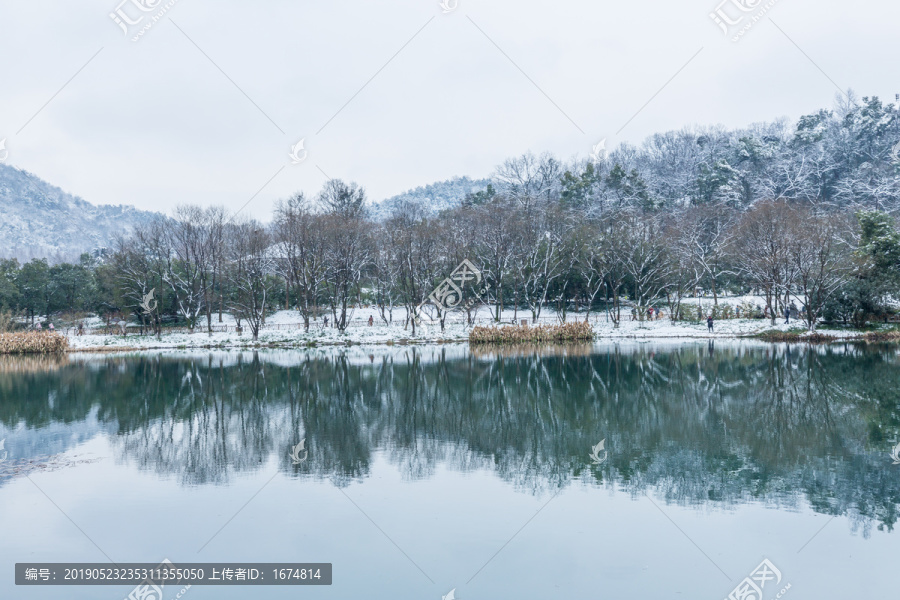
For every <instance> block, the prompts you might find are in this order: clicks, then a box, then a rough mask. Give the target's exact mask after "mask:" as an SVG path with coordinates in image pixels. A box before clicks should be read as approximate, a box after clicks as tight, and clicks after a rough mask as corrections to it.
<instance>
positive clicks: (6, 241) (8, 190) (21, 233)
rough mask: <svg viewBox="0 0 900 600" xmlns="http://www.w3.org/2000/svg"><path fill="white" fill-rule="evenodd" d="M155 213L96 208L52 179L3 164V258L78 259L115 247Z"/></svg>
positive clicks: (0, 220)
mask: <svg viewBox="0 0 900 600" xmlns="http://www.w3.org/2000/svg"><path fill="white" fill-rule="evenodd" d="M154 214H155V213H151V212H145V211H140V210H137V209H136V208H134V207H133V206H94V205H93V204H90V203H89V202H85V201H84V200H82V199H81V198H78V197H77V196H72V195H71V194H68V193H66V192H64V191H63V190H61V189H59V188H58V187H55V186H53V185H50V184H49V183H47V182H46V181H44V180H42V179H41V178H39V177H37V176H36V175H32V174H31V173H29V172H27V171H22V170H20V169H16V168H15V167H11V166H9V165H4V164H0V258H18V259H19V260H20V261H25V260H30V259H32V258H49V259H51V260H76V259H77V258H78V256H79V255H80V254H81V253H82V252H91V251H93V250H96V249H98V248H105V247H109V246H111V245H112V243H113V240H114V239H115V238H116V236H117V235H119V234H124V233H128V232H130V231H131V230H132V229H133V228H134V226H135V225H136V224H137V223H140V222H145V221H147V220H149V219H150V218H152V217H153V216H154Z"/></svg>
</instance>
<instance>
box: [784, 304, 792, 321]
mask: <svg viewBox="0 0 900 600" xmlns="http://www.w3.org/2000/svg"><path fill="white" fill-rule="evenodd" d="M790 321H791V307H790V306H785V307H784V324H785V325H787V324H788V323H790Z"/></svg>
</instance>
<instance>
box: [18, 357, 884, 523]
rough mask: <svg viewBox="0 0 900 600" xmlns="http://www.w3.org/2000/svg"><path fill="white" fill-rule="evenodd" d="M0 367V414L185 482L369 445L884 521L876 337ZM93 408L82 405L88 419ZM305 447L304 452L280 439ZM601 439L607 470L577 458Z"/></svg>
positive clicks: (320, 472)
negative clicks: (64, 433)
mask: <svg viewBox="0 0 900 600" xmlns="http://www.w3.org/2000/svg"><path fill="white" fill-rule="evenodd" d="M17 360H19V363H17V364H16V365H15V368H9V369H3V368H2V367H0V394H2V397H3V401H2V402H0V423H3V424H4V425H5V426H6V427H7V428H9V429H12V428H14V427H16V426H17V425H18V424H20V423H24V424H25V425H26V426H27V427H28V428H29V429H32V430H35V429H37V430H39V429H40V428H42V427H46V426H48V425H51V424H59V423H63V424H74V423H78V422H80V421H84V420H85V419H88V418H90V417H91V416H92V415H93V414H96V417H95V418H96V419H98V420H99V421H100V422H101V423H102V424H104V425H105V426H106V427H105V429H107V430H112V431H115V432H116V434H115V435H114V436H112V437H113V444H114V445H115V447H116V448H117V450H118V451H119V452H120V457H121V458H122V459H125V460H127V461H131V462H133V463H135V464H137V465H139V466H140V467H141V468H143V469H148V470H152V471H155V472H157V473H160V474H165V475H174V476H177V477H179V478H180V479H181V481H182V482H183V483H185V484H192V485H196V484H219V483H224V482H227V481H228V480H229V478H230V477H231V476H232V475H233V474H235V473H240V472H247V471H253V470H256V469H260V468H261V467H262V466H263V465H264V464H265V463H266V462H267V461H270V460H276V461H277V462H278V463H279V465H280V468H281V469H282V470H283V471H284V472H286V473H289V474H292V475H294V476H297V477H318V478H327V479H330V480H332V481H333V482H334V483H335V484H336V485H346V484H347V483H348V482H349V481H351V480H353V479H358V478H365V477H366V476H367V474H368V473H369V469H370V464H371V462H372V460H373V455H374V454H375V453H376V452H384V453H385V455H386V456H388V457H389V459H390V460H391V461H392V462H393V463H394V464H396V465H397V466H398V467H399V468H400V470H401V471H402V473H403V474H404V476H405V477H407V478H408V479H419V478H427V477H430V476H432V474H433V473H434V471H435V469H436V467H437V466H439V465H441V464H446V465H449V466H450V467H451V468H455V469H458V470H463V471H466V470H473V469H490V470H493V471H494V472H495V473H497V474H498V475H499V476H500V477H502V478H503V479H504V480H506V481H509V482H511V483H513V484H514V485H516V486H517V487H518V488H520V489H524V490H529V491H532V492H539V491H544V490H547V489H557V488H559V487H560V486H566V485H572V484H574V483H579V484H582V485H602V486H608V487H610V488H614V489H616V490H622V491H624V492H626V493H630V494H632V495H634V496H637V495H639V494H641V493H643V492H645V491H646V492H651V491H652V492H653V493H654V494H656V495H658V496H660V497H662V498H664V499H665V501H666V502H669V503H677V504H681V505H698V506H699V505H713V506H734V505H738V504H745V503H749V502H759V503H765V504H767V505H773V506H794V505H799V504H801V501H804V500H805V502H808V503H809V504H810V505H811V506H812V507H813V508H814V509H815V510H816V511H819V512H821V513H826V514H833V515H840V514H845V515H848V516H850V517H851V518H853V520H854V522H855V523H856V524H858V525H861V526H862V527H863V528H864V532H865V530H866V528H868V527H869V526H870V525H871V524H873V523H874V524H877V526H878V527H879V528H882V527H887V528H888V529H890V528H892V526H893V524H894V523H895V522H896V520H897V510H898V504H900V469H898V468H896V467H892V465H891V462H890V460H889V459H888V457H887V452H888V450H889V449H890V447H891V446H892V444H896V442H897V441H898V439H900V369H898V365H897V363H898V354H897V350H896V348H894V347H891V346H883V347H873V346H863V345H859V346H857V345H849V344H848V345H842V346H820V347H805V346H794V347H790V346H784V345H762V344H749V343H746V344H742V343H729V344H722V343H718V344H716V345H715V346H713V345H712V342H710V343H709V345H706V344H672V345H669V346H660V345H654V344H643V345H632V346H618V345H610V346H597V347H594V348H591V347H589V346H588V347H583V346H582V347H563V348H550V349H537V348H533V347H520V348H513V349H509V348H507V349H479V350H478V351H476V352H473V353H469V352H467V351H465V350H459V349H458V348H457V349H452V348H446V347H445V348H438V349H434V348H431V349H420V350H416V349H414V348H407V349H404V350H402V351H401V352H399V353H398V352H393V353H385V354H382V355H381V356H374V358H373V357H372V356H369V355H365V356H364V357H362V358H360V357H357V356H355V355H352V354H347V353H341V352H335V353H332V354H331V355H324V356H323V355H314V354H305V353H302V352H267V353H233V354H229V353H212V354H209V355H208V356H203V357H198V356H197V355H190V356H188V357H168V356H162V355H142V356H137V357H127V358H122V357H117V358H111V357H106V358H96V359H90V360H86V361H81V362H70V361H59V362H57V363H54V364H53V365H52V368H50V369H40V368H33V369H30V368H24V367H23V366H22V364H21V359H17ZM94 411H95V412H94ZM304 438H305V439H306V447H307V448H308V450H309V456H308V459H307V460H306V461H304V462H302V463H301V464H299V465H294V464H292V461H291V459H290V456H289V453H290V448H291V446H293V445H294V444H296V443H298V442H299V441H300V440H301V439H304ZM601 439H606V449H607V450H608V451H609V455H608V460H607V461H606V462H604V463H603V464H602V465H599V466H597V465H593V464H592V462H591V460H590V458H589V452H590V449H591V447H592V446H593V445H595V444H597V443H598V442H599V441H600V440H601Z"/></svg>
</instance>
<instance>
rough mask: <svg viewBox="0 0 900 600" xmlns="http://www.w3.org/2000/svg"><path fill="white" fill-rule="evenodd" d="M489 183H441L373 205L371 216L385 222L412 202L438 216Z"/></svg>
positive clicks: (458, 179) (460, 180) (464, 179)
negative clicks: (404, 204)
mask: <svg viewBox="0 0 900 600" xmlns="http://www.w3.org/2000/svg"><path fill="white" fill-rule="evenodd" d="M488 183H490V179H469V178H468V177H456V178H454V179H450V180H447V181H439V182H437V183H432V184H431V185H426V186H420V187H417V188H416V189H414V190H409V191H408V192H404V193H402V194H399V195H397V196H393V197H391V198H387V199H386V200H382V201H381V202H377V203H375V204H372V205H370V206H369V214H371V215H372V218H373V219H375V220H376V221H383V220H385V219H387V218H388V217H390V216H391V214H392V213H393V212H394V210H396V208H397V207H398V206H399V205H400V204H401V203H403V202H412V203H414V204H420V205H422V206H424V207H425V208H427V209H428V212H429V214H431V215H436V214H437V213H439V212H441V211H442V210H446V209H448V208H454V207H456V206H459V205H460V204H461V203H462V201H463V199H464V198H465V197H466V195H467V194H471V193H475V192H480V191H482V190H484V189H485V188H486V187H487V185H488Z"/></svg>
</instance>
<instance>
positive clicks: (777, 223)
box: [729, 201, 798, 325]
mask: <svg viewBox="0 0 900 600" xmlns="http://www.w3.org/2000/svg"><path fill="white" fill-rule="evenodd" d="M797 218H798V217H797V214H796V211H795V210H794V209H793V208H791V207H790V206H789V205H788V204H787V203H786V202H784V201H766V202H760V203H758V204H757V205H756V206H754V207H753V208H752V209H751V210H749V211H748V212H747V213H745V214H744V215H743V216H742V217H741V219H740V220H739V221H738V222H737V224H736V226H735V229H734V231H733V233H732V235H731V236H730V245H729V247H730V253H731V259H732V260H733V261H734V263H735V265H736V266H737V268H738V272H739V273H740V274H741V275H742V276H743V277H744V278H745V279H746V280H747V281H748V282H750V283H751V284H752V285H753V286H754V287H756V288H757V289H759V290H761V291H762V292H763V295H764V297H765V299H766V307H767V309H768V312H769V318H770V319H771V323H772V325H774V324H775V319H776V317H777V315H778V308H779V304H780V300H781V298H780V296H781V295H782V294H787V293H789V290H790V286H791V283H792V279H793V267H794V264H795V263H794V262H792V261H791V259H790V247H789V243H788V242H789V239H788V236H789V233H790V226H791V223H792V222H793V221H794V220H796V219H797Z"/></svg>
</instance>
